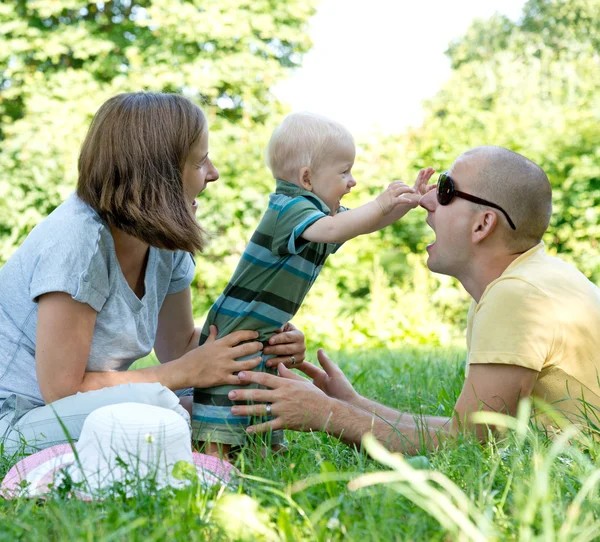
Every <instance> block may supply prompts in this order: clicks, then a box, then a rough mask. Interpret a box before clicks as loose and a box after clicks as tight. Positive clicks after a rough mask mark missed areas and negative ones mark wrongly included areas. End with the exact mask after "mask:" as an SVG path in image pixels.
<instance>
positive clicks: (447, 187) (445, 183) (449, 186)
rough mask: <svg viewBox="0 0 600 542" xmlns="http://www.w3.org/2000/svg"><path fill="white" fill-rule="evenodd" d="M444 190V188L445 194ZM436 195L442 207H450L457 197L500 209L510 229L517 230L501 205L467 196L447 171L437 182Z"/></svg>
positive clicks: (441, 174)
mask: <svg viewBox="0 0 600 542" xmlns="http://www.w3.org/2000/svg"><path fill="white" fill-rule="evenodd" d="M442 188H444V191H443V192H442ZM436 194H437V200H438V203H439V204H440V205H450V202H451V201H452V199H453V198H454V197H455V196H456V197H458V198H462V199H466V200H467V201H470V202H472V203H478V204H479V205H487V206H488V207H493V208H494V209H498V211H501V212H502V213H503V214H504V216H505V217H506V220H508V224H509V225H510V227H511V228H512V229H513V230H516V229H517V227H516V226H515V223H514V222H513V221H512V220H511V219H510V216H508V213H507V212H506V211H505V210H504V209H503V208H502V207H500V205H496V204H495V203H492V202H491V201H487V200H485V199H481V198H478V197H477V196H472V195H471V194H467V193H466V192H461V191H460V190H456V186H455V185H454V180H453V179H452V177H450V175H448V172H447V171H445V172H444V173H440V178H439V179H438V182H437V189H436Z"/></svg>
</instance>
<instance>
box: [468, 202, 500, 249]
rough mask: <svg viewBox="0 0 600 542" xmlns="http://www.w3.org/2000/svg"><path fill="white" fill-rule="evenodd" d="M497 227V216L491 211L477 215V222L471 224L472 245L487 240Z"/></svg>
mask: <svg viewBox="0 0 600 542" xmlns="http://www.w3.org/2000/svg"><path fill="white" fill-rule="evenodd" d="M497 226H498V214H497V213H496V212H495V211H492V210H486V211H482V212H480V213H477V220H476V221H475V223H474V224H473V232H472V238H473V242H474V243H481V242H482V241H484V240H485V239H487V238H488V237H489V236H490V235H491V234H492V233H493V232H494V230H495V229H496V227H497Z"/></svg>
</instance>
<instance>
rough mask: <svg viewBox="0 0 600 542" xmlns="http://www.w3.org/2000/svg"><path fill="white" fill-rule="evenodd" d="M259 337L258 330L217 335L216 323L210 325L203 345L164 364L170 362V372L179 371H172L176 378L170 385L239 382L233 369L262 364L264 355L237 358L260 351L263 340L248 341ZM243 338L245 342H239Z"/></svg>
mask: <svg viewBox="0 0 600 542" xmlns="http://www.w3.org/2000/svg"><path fill="white" fill-rule="evenodd" d="M257 337H258V333H257V332H256V331H234V332H233V333H230V334H229V335H226V336H225V337H222V338H220V339H217V328H216V326H210V335H209V337H208V339H207V340H206V342H205V343H204V344H203V345H202V346H198V347H197V348H194V349H193V350H191V351H189V352H188V353H187V354H184V355H183V356H182V357H180V358H179V359H178V360H175V361H172V362H170V363H166V364H164V365H163V367H164V366H168V365H170V367H169V371H170V372H174V371H176V374H173V375H172V376H173V377H174V378H175V379H176V382H174V383H173V385H172V386H171V389H181V388H188V387H192V386H193V387H195V388H209V387H211V386H222V385H224V384H230V385H236V384H240V379H239V378H238V376H237V375H236V374H234V373H237V372H238V371H251V370H252V369H254V368H255V367H257V366H258V365H260V363H261V356H257V357H255V358H251V359H248V360H245V361H235V360H236V359H237V358H241V357H245V356H250V355H252V354H257V353H258V352H260V351H261V349H262V344H261V343H259V342H258V341H254V342H245V341H251V340H252V339H256V338H257ZM242 342H243V343H244V344H239V343H242ZM175 367H177V369H175Z"/></svg>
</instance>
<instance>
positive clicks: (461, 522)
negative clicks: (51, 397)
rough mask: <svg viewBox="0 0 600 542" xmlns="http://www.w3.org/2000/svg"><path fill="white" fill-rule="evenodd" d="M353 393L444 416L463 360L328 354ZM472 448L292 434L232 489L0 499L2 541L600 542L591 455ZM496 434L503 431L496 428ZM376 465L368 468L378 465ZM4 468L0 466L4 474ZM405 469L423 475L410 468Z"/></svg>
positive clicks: (533, 446)
mask: <svg viewBox="0 0 600 542" xmlns="http://www.w3.org/2000/svg"><path fill="white" fill-rule="evenodd" d="M333 359H335V360H336V361H339V362H340V363H341V365H342V366H343V368H344V370H345V371H346V372H347V374H348V375H349V376H350V378H351V379H352V380H353V382H354V383H355V384H356V387H357V388H358V389H359V391H360V392H361V393H364V394H365V395H368V396H370V397H372V398H375V399H377V400H379V401H382V402H384V403H386V404H388V405H391V406H395V407H397V408H399V409H401V410H406V411H411V412H414V413H423V414H434V415H450V414H451V411H452V406H453V405H454V403H455V400H456V397H457V395H458V393H459V391H460V388H461V384H462V380H463V371H464V369H463V359H464V354H463V353H462V352H460V351H448V350H445V351H439V350H438V351H424V350H418V351H417V350H408V349H407V350H402V351H395V352H384V351H376V352H365V353H362V354H345V355H342V354H339V355H337V356H333ZM505 422H506V425H507V426H510V427H512V429H510V430H509V431H507V432H506V433H505V434H504V435H503V436H502V437H499V438H498V439H497V440H495V441H492V442H490V443H489V444H487V445H485V446H482V445H480V444H479V443H477V442H474V441H472V440H470V439H468V438H466V437H465V438H462V439H460V440H459V441H457V442H456V443H454V444H453V445H452V446H451V445H446V446H444V447H443V448H442V449H440V450H438V451H437V452H436V453H435V454H429V455H428V461H427V460H419V461H416V462H412V464H411V463H410V462H406V461H403V460H402V459H401V458H400V457H398V456H393V455H392V454H389V453H387V452H386V451H385V450H382V449H379V448H378V447H377V445H376V444H374V443H369V442H366V446H367V448H368V449H369V452H370V454H367V453H366V452H365V451H364V450H363V451H362V452H361V451H357V450H354V449H351V448H348V447H346V446H344V445H343V444H342V443H340V442H339V441H337V440H336V439H333V438H330V437H328V436H325V435H322V434H299V433H288V434H287V438H288V440H289V441H290V452H289V454H287V455H285V456H280V457H279V456H271V457H267V458H261V457H260V456H258V455H257V454H256V453H254V452H253V451H252V450H251V449H247V450H245V451H244V452H243V453H242V455H241V456H240V458H239V461H238V465H237V466H238V468H239V469H240V470H241V471H242V473H243V475H244V476H243V481H242V485H241V486H240V488H239V489H237V490H235V489H234V490H229V491H224V490H222V489H213V490H211V491H209V492H206V491H202V490H201V489H200V488H199V487H197V486H191V487H189V488H187V489H184V490H180V491H177V492H175V491H170V490H166V491H162V492H159V493H154V492H152V491H147V490H144V489H143V488H142V489H140V490H139V491H138V494H137V495H136V496H135V497H134V498H126V497H125V496H124V495H122V494H119V493H118V492H117V493H116V494H115V495H114V497H113V498H112V499H109V500H105V501H103V502H100V503H84V502H81V501H77V500H69V499H66V498H65V497H64V495H63V494H64V492H62V493H61V491H60V490H56V491H55V493H54V494H52V495H51V496H50V498H49V499H48V500H45V501H34V500H27V499H19V500H15V501H1V500H0V540H11V541H13V540H46V539H49V540H67V539H68V540H106V541H109V540H110V541H113V540H115V541H116V540H127V541H130V540H144V541H146V540H165V539H168V540H185V541H190V540H217V539H231V540H303V539H306V540H342V539H344V540H357V541H366V540H382V541H383V540H386V541H387V540H443V541H446V540H493V539H497V540H543V541H544V542H546V541H551V540H557V541H562V540H565V541H566V540H581V541H584V540H593V539H595V538H598V537H600V518H599V516H600V512H599V511H600V495H599V492H598V486H597V482H598V479H600V468H599V467H600V460H599V456H600V446H599V445H597V444H596V443H594V442H591V441H586V439H585V438H584V437H581V438H580V437H573V436H571V438H570V439H567V438H566V437H568V435H566V436H565V438H563V440H562V441H560V440H559V441H555V442H554V443H553V442H551V441H548V440H547V439H546V438H545V437H544V435H542V434H540V433H538V432H535V431H533V430H532V429H531V428H529V427H528V425H527V420H526V416H525V417H524V418H521V421H520V422H517V421H515V420H508V419H507V420H505ZM501 423H502V422H501ZM374 458H376V459H374ZM12 463H14V458H13V459H10V460H9V459H7V458H3V459H2V464H0V474H1V475H4V473H5V472H6V471H7V470H8V468H9V467H10V465H11V464H12ZM413 467H419V468H420V470H416V469H415V468H413Z"/></svg>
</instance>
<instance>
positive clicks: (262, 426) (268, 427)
mask: <svg viewBox="0 0 600 542" xmlns="http://www.w3.org/2000/svg"><path fill="white" fill-rule="evenodd" d="M278 429H284V426H283V420H282V419H281V418H275V419H274V420H271V421H269V422H265V423H258V424H256V425H251V426H249V427H247V428H246V431H247V432H248V433H267V432H268V431H277V430H278Z"/></svg>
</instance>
